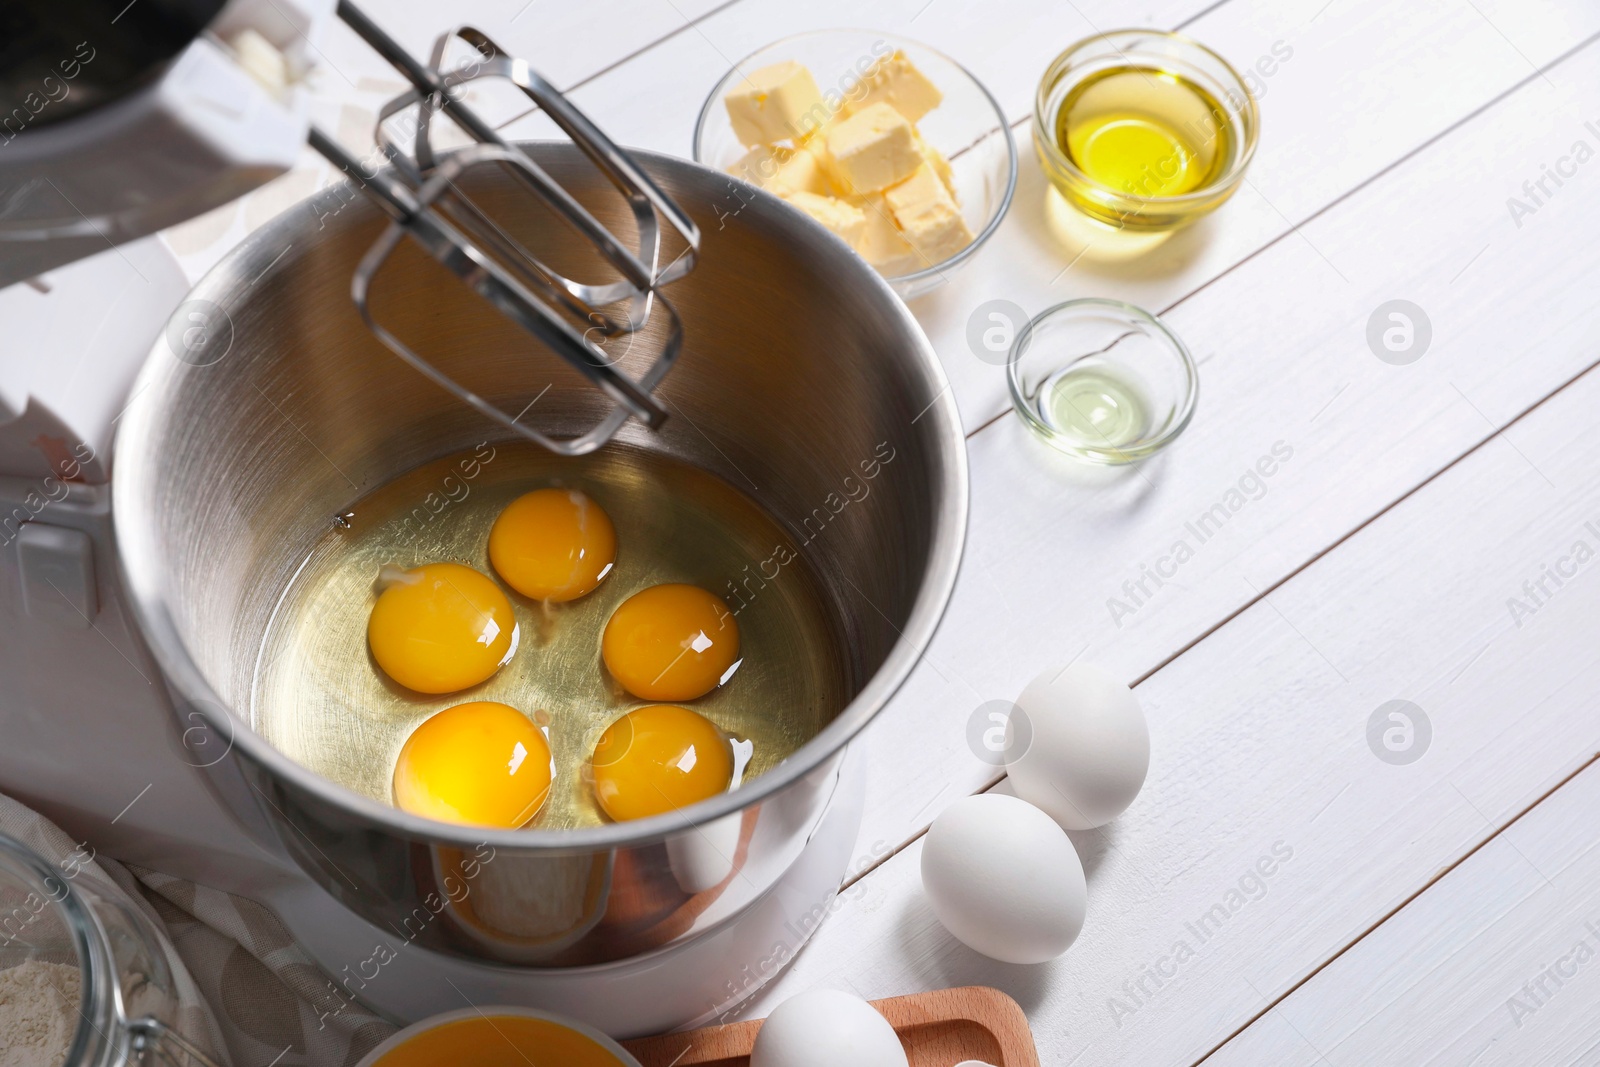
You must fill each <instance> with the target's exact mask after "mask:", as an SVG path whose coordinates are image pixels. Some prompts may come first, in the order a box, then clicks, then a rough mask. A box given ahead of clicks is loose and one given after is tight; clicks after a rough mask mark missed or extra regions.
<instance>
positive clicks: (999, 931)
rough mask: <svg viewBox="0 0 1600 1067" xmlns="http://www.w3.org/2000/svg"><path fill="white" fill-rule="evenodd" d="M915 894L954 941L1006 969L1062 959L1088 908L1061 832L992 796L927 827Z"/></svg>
mask: <svg viewBox="0 0 1600 1067" xmlns="http://www.w3.org/2000/svg"><path fill="white" fill-rule="evenodd" d="M922 887H923V889H924V890H925V891H926V892H927V894H928V902H929V903H930V904H931V905H933V913H934V914H935V915H937V916H938V917H939V921H940V922H941V923H943V924H944V926H945V929H947V930H949V931H950V932H951V933H952V934H954V935H955V936H956V939H957V940H959V941H960V942H961V943H962V944H964V945H966V946H967V947H968V948H971V949H973V950H975V951H977V952H981V953H983V954H984V955H985V956H989V957H992V958H994V959H997V960H1003V961H1004V962H1006V963H1043V962H1045V961H1046V960H1053V959H1055V958H1056V957H1057V956H1059V955H1061V954H1062V953H1063V952H1065V951H1067V949H1068V948H1070V947H1072V942H1074V941H1075V940H1077V938H1078V931H1080V930H1082V929H1083V916H1084V910H1085V909H1086V908H1087V907H1088V902H1089V887H1088V885H1087V883H1085V882H1084V878H1083V864H1082V863H1080V862H1079V860H1078V852H1077V850H1076V849H1074V848H1073V847H1072V842H1071V841H1070V840H1069V839H1068V838H1067V835H1066V831H1064V830H1062V829H1061V827H1059V826H1057V825H1056V823H1055V820H1053V819H1051V818H1050V816H1048V815H1046V814H1045V813H1044V812H1042V811H1040V810H1039V809H1038V808H1036V807H1034V806H1033V805H1032V804H1029V803H1028V802H1027V801H1025V800H1018V799H1017V798H1016V797H1010V796H1005V795H1004V794H1000V793H980V794H979V795H977V796H975V797H963V798H962V799H961V800H958V801H956V802H955V803H954V804H952V805H950V806H949V807H948V808H946V809H945V810H944V811H943V812H941V813H940V814H939V817H938V818H937V819H935V820H933V825H932V826H930V827H929V828H928V835H927V837H925V838H924V839H923V842H922Z"/></svg>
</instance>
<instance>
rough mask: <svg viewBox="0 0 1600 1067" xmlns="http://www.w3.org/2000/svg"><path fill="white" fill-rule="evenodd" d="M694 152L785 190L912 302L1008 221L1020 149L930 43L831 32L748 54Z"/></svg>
mask: <svg viewBox="0 0 1600 1067" xmlns="http://www.w3.org/2000/svg"><path fill="white" fill-rule="evenodd" d="M694 160H695V162H696V163H701V164H704V165H705V166H709V167H715V168H716V169H718V170H721V171H725V172H727V173H728V174H731V175H734V176H735V177H738V178H742V179H743V180H745V181H747V182H749V183H750V184H752V185H755V186H758V187H760V188H762V189H765V190H766V191H767V192H770V193H774V194H776V195H778V196H780V197H782V198H783V199H784V200H786V201H788V202H789V203H790V204H791V205H793V206H794V207H796V208H798V209H799V210H801V211H803V212H805V213H806V214H807V215H810V216H811V217H812V218H813V219H814V220H816V221H817V222H818V223H820V224H821V225H822V226H824V227H825V228H826V229H828V230H830V231H831V232H832V233H833V234H834V235H835V236H837V237H839V238H840V239H841V240H843V241H844V242H845V243H846V244H848V245H850V246H851V247H852V248H854V249H855V250H856V252H857V253H858V254H860V255H861V256H862V258H864V259H865V260H866V261H867V262H868V263H870V264H872V266H873V267H874V268H875V269H876V270H877V271H878V273H879V274H882V275H883V276H884V277H885V278H886V279H888V281H889V284H890V285H892V286H893V287H894V290H895V292H897V293H899V294H900V296H901V297H902V298H903V299H906V300H911V299H914V298H915V297H918V296H921V295H923V294H924V293H927V292H929V291H931V290H933V289H936V288H938V287H939V286H941V285H943V284H944V283H945V282H947V281H948V280H949V279H950V277H951V275H952V274H953V273H954V272H955V271H956V270H957V269H958V268H959V267H961V266H962V265H963V264H964V263H966V262H967V261H968V260H969V259H971V258H972V256H973V255H975V254H976V253H977V251H978V249H979V248H980V247H981V246H982V245H983V243H984V242H985V241H987V240H988V239H989V236H990V235H991V234H992V233H994V231H995V230H996V229H998V228H999V226H1000V221H1001V220H1002V219H1003V218H1005V214H1006V211H1007V209H1008V208H1009V207H1010V206H1011V197H1012V194H1013V193H1014V192H1015V191H1016V186H1017V147H1016V142H1015V141H1014V140H1013V139H1012V136H1011V127H1010V125H1009V124H1008V122H1007V121H1006V117H1005V113H1004V112H1003V111H1001V110H1000V105H999V104H998V103H997V102H996V101H995V99H994V97H993V95H991V94H990V92H989V90H988V89H986V88H984V86H983V85H982V83H980V82H979V81H978V80H977V79H976V78H974V77H973V76H972V75H971V74H970V73H968V71H967V70H966V69H965V68H964V67H962V66H961V65H960V64H959V63H957V62H956V61H955V60H953V59H951V58H949V57H948V56H946V55H944V54H943V53H941V52H938V51H936V50H934V49H932V48H929V47H928V46H926V45H922V44H918V43H916V42H914V41H908V40H905V39H903V38H898V37H895V36H893V35H890V34H885V33H878V32H876V31H873V30H819V31H813V32H810V33H802V34H797V35H795V36H793V37H786V38H784V39H783V40H780V41H775V42H773V43H772V44H769V45H767V46H766V47H765V48H762V49H760V50H758V51H756V52H752V53H751V54H750V55H748V56H746V57H744V58H743V59H741V60H740V61H739V62H737V63H735V64H734V66H733V69H732V70H730V71H728V73H727V74H725V75H724V76H723V77H722V79H721V81H719V82H718V83H717V86H716V88H715V89H713V90H712V91H711V95H710V96H708V97H707V98H706V102H705V104H704V106H702V107H701V109H700V117H699V119H698V121H697V122H696V123H695V131H694Z"/></svg>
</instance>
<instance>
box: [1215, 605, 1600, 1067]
mask: <svg viewBox="0 0 1600 1067" xmlns="http://www.w3.org/2000/svg"><path fill="white" fill-rule="evenodd" d="M1567 621H1568V622H1569V623H1571V622H1572V621H1573V620H1571V619H1568V620H1567ZM1590 682H1591V684H1592V682H1593V679H1590ZM1597 806H1600V765H1590V766H1589V767H1588V768H1586V769H1585V770H1583V771H1582V772H1580V773H1579V774H1578V775H1577V777H1575V778H1574V779H1573V780H1572V781H1571V782H1569V783H1567V784H1566V785H1564V786H1562V787H1561V788H1560V789H1558V790H1557V791H1556V792H1555V793H1554V794H1552V795H1551V796H1550V797H1549V798H1548V799H1546V800H1544V801H1543V802H1541V803H1540V804H1538V805H1537V806H1536V807H1534V808H1533V809H1532V810H1531V811H1530V812H1528V813H1527V814H1526V815H1524V816H1523V817H1522V818H1520V819H1518V820H1517V821H1516V822H1514V823H1512V824H1511V825H1510V826H1508V827H1507V828H1506V829H1505V830H1504V831H1502V832H1501V833H1500V834H1499V835H1498V836H1496V837H1495V838H1494V839H1493V840H1492V841H1490V842H1488V843H1487V844H1486V845H1485V846H1484V847H1483V848H1482V849H1480V850H1479V851H1478V852H1476V853H1474V854H1473V855H1472V856H1470V857H1468V858H1467V859H1466V860H1465V861H1463V862H1462V863H1461V864H1460V865H1459V866H1458V867H1456V868H1455V869H1453V870H1451V871H1450V872H1449V873H1448V874H1446V875H1445V876H1444V877H1443V878H1442V879H1440V880H1439V882H1438V883H1437V884H1436V885H1434V886H1432V887H1430V888H1429V889H1428V890H1427V891H1426V892H1425V893H1423V894H1422V895H1421V896H1420V897H1418V898H1417V899H1416V900H1414V901H1412V902H1411V903H1410V904H1408V905H1407V906H1406V907H1405V908H1403V909H1402V910H1401V911H1399V912H1398V913H1397V914H1395V915H1394V916H1392V917H1391V918H1390V919H1389V920H1388V921H1387V922H1385V923H1384V924H1383V925H1382V926H1380V927H1378V928H1377V929H1376V930H1374V931H1373V932H1372V933H1371V934H1369V935H1368V936H1367V937H1365V938H1363V939H1362V940H1361V941H1360V942H1358V943H1357V944H1356V945H1354V946H1353V947H1352V948H1351V949H1350V951H1348V952H1346V953H1345V954H1344V955H1342V956H1340V957H1339V958H1338V959H1337V960H1334V961H1333V962H1332V963H1331V964H1329V965H1328V966H1327V967H1326V968H1324V969H1323V970H1321V971H1319V972H1318V973H1317V974H1316V975H1315V976H1314V977H1312V978H1311V980H1310V981H1308V982H1307V983H1306V984H1305V985H1303V986H1302V987H1300V988H1299V989H1297V990H1295V992H1294V993H1293V994H1291V995H1290V996H1289V997H1288V998H1287V999H1285V1000H1283V1001H1282V1002H1280V1003H1278V1004H1276V1005H1275V1006H1274V1007H1272V1008H1271V1010H1270V1011H1269V1012H1268V1013H1267V1014H1266V1015H1265V1016H1263V1017H1262V1018H1260V1019H1259V1020H1258V1021H1256V1022H1255V1023H1254V1024H1253V1025H1252V1026H1251V1027H1250V1028H1249V1029H1247V1030H1246V1031H1244V1033H1242V1034H1240V1035H1239V1036H1238V1037H1236V1038H1234V1039H1233V1040H1232V1041H1230V1042H1228V1043H1227V1044H1226V1045H1224V1046H1223V1047H1222V1048H1221V1049H1219V1050H1218V1051H1217V1052H1216V1054H1214V1055H1213V1056H1211V1057H1210V1058H1209V1059H1207V1060H1206V1061H1205V1063H1206V1064H1208V1065H1212V1067H1234V1065H1237V1067H1246V1065H1255V1064H1261V1063H1273V1064H1282V1065H1284V1067H1297V1065H1300V1064H1305V1065H1308V1067H1310V1065H1313V1064H1347V1063H1349V1064H1355V1063H1361V1064H1391V1063H1392V1064H1447V1063H1461V1064H1473V1065H1474V1067H1494V1065H1499V1064H1507V1065H1521V1064H1531V1063H1539V1064H1546V1063H1547V1064H1584V1065H1589V1064H1593V1063H1595V1062H1597V1061H1600V1014H1597V1013H1596V1012H1595V1010H1594V1005H1595V1002H1596V1000H1597V999H1600V964H1597V963H1596V962H1595V961H1596V960H1597V959H1600V904H1597V902H1596V900H1595V895H1594V886H1595V883H1596V881H1597V880H1600V847H1597V846H1600V833H1597V831H1596V828H1595V820H1594V812H1595V809H1596V807H1597Z"/></svg>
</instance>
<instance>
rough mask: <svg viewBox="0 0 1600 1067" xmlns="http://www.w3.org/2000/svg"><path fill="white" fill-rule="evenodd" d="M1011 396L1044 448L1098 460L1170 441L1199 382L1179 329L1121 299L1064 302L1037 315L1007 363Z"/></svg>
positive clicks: (1145, 453)
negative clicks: (1178, 332)
mask: <svg viewBox="0 0 1600 1067" xmlns="http://www.w3.org/2000/svg"><path fill="white" fill-rule="evenodd" d="M1006 383H1007V384H1008V385H1009V386H1010V387H1011V403H1012V406H1014V407H1015V408H1016V409H1017V414H1018V415H1019V416H1021V417H1022V421H1023V422H1024V423H1025V424H1026V425H1027V426H1028V428H1029V429H1030V430H1032V431H1033V432H1034V433H1035V434H1037V435H1038V436H1039V437H1040V438H1042V439H1043V440H1044V441H1045V442H1047V443H1048V444H1050V445H1051V446H1053V447H1055V448H1057V449H1060V450H1061V451H1062V452H1065V453H1067V454H1068V455H1069V456H1072V457H1073V458H1075V459H1080V460H1083V461H1085V462H1087V463H1096V464H1100V465H1103V466H1116V465H1119V464H1123V463H1132V462H1134V461H1135V460H1141V459H1145V458H1147V457H1149V456H1152V455H1154V454H1155V453H1157V452H1159V451H1160V450H1161V449H1163V448H1165V447H1166V446H1167V445H1168V444H1170V443H1171V442H1172V440H1173V439H1174V438H1176V437H1177V436H1178V435H1179V434H1180V433H1182V432H1183V431H1184V428H1185V427H1186V426H1188V425H1189V420H1190V419H1191V418H1193V417H1194V408H1195V401H1196V399H1197V398H1198V396H1199V389H1200V379H1199V375H1198V373H1197V371H1196V369H1195V364H1194V359H1193V358H1192V357H1191V356H1190V355H1189V350H1188V348H1186V347H1185V346H1184V343H1183V342H1182V341H1181V340H1179V339H1178V336H1177V335H1176V334H1175V333H1173V332H1172V331H1171V330H1169V329H1168V328H1167V326H1166V324H1165V323H1163V322H1162V321H1161V320H1160V319H1158V318H1156V317H1155V316H1154V315H1152V314H1150V313H1149V312H1148V311H1145V310H1143V309H1141V308H1136V307H1134V306H1133V305H1132V304H1124V303H1122V302H1121V301H1120V300H1101V299H1085V300H1069V301H1067V302H1066V303H1064V304H1057V305H1056V306H1055V307H1053V308H1051V309H1049V310H1048V311H1045V312H1043V313H1042V314H1040V315H1037V316H1035V317H1034V318H1033V319H1032V320H1031V321H1029V322H1028V324H1027V325H1026V326H1024V327H1023V328H1022V329H1021V330H1019V331H1018V333H1017V336H1016V339H1015V340H1014V341H1013V342H1012V344H1011V352H1010V356H1009V358H1008V359H1007V361H1006Z"/></svg>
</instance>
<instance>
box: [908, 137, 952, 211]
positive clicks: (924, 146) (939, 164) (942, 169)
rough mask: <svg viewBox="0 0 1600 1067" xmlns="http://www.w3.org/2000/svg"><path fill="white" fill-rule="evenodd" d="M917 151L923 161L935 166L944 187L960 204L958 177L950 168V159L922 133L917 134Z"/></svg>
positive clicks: (934, 169) (934, 168)
mask: <svg viewBox="0 0 1600 1067" xmlns="http://www.w3.org/2000/svg"><path fill="white" fill-rule="evenodd" d="M917 151H919V152H921V153H922V159H923V162H925V163H927V164H928V166H930V167H932V168H933V172H934V173H935V174H937V175H938V176H939V180H940V181H941V182H943V183H944V187H945V189H946V190H947V191H948V192H949V193H950V196H951V197H952V198H953V199H954V200H955V202H956V203H958V204H959V203H960V202H961V198H960V197H959V196H956V179H955V174H954V173H952V172H951V170H950V161H949V160H948V159H946V158H944V155H943V154H942V153H941V152H940V151H939V150H938V149H937V148H935V147H933V145H931V144H929V143H928V142H927V141H924V140H923V139H922V134H921V133H918V134H917Z"/></svg>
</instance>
